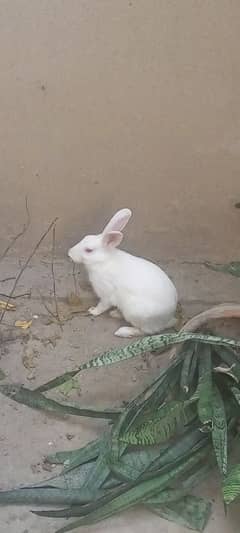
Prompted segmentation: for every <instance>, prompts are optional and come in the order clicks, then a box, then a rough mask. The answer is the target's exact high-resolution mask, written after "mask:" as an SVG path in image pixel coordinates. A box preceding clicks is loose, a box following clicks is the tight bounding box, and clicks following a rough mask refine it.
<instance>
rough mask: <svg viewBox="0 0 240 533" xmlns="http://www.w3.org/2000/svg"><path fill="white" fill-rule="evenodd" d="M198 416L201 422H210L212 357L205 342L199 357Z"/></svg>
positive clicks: (209, 348)
mask: <svg viewBox="0 0 240 533" xmlns="http://www.w3.org/2000/svg"><path fill="white" fill-rule="evenodd" d="M198 394H199V400H198V406H197V408H198V416H199V419H200V421H201V422H202V424H204V425H205V424H209V423H211V424H212V416H213V412H212V397H213V387H212V358H211V347H210V346H209V345H208V344H205V345H204V346H203V347H202V350H201V356H200V358H199V380H198Z"/></svg>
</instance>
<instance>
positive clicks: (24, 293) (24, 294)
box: [0, 278, 32, 300]
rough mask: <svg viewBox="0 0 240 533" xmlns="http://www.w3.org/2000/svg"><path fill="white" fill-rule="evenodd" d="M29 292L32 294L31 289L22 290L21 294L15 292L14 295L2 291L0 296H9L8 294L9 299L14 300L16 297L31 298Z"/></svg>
mask: <svg viewBox="0 0 240 533" xmlns="http://www.w3.org/2000/svg"><path fill="white" fill-rule="evenodd" d="M13 279H15V278H13ZM31 294H32V293H31V291H28V292H23V293H22V294H16V296H10V295H9V294H4V292H0V296H1V297H2V298H9V296H10V299H11V300H16V298H31Z"/></svg>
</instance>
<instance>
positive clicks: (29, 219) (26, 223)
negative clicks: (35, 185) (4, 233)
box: [0, 196, 31, 281]
mask: <svg viewBox="0 0 240 533" xmlns="http://www.w3.org/2000/svg"><path fill="white" fill-rule="evenodd" d="M25 209H26V214H27V218H26V222H25V224H24V226H23V228H22V230H21V231H20V232H19V233H18V234H17V235H15V237H13V239H12V240H11V242H10V244H9V245H8V246H7V248H6V249H5V250H4V252H3V253H2V255H1V256H0V261H2V260H3V259H4V258H5V257H6V255H7V254H8V252H9V250H11V248H12V247H13V246H14V244H15V243H16V242H17V240H18V239H20V237H22V236H23V235H24V233H26V231H27V229H28V228H29V226H30V222H31V218H30V213H29V209H28V197H27V196H25ZM9 279H12V278H6V279H5V280H1V281H7V280H9ZM13 279H14V278H13Z"/></svg>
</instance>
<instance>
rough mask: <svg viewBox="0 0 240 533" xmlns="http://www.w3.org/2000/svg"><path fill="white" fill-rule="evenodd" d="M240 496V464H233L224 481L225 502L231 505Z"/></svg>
mask: <svg viewBox="0 0 240 533" xmlns="http://www.w3.org/2000/svg"><path fill="white" fill-rule="evenodd" d="M239 496H240V464H237V465H235V466H233V467H232V468H231V470H230V472H229V473H228V475H227V476H226V477H225V479H224V481H223V498H224V502H225V503H226V504H227V505H229V504H230V503H232V502H233V501H234V500H235V499H236V498H238V497H239Z"/></svg>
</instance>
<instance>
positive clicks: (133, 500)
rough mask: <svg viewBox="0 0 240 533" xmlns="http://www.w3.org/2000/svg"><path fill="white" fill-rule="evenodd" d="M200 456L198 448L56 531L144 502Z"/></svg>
mask: <svg viewBox="0 0 240 533" xmlns="http://www.w3.org/2000/svg"><path fill="white" fill-rule="evenodd" d="M204 452H205V450H204ZM204 454H205V453H204ZM202 458H203V451H202V450H200V451H199V452H197V453H195V454H193V455H192V456H190V457H189V458H188V459H187V460H186V461H183V462H182V463H181V464H180V465H178V466H176V467H173V468H172V469H171V470H170V471H168V472H167V473H166V474H163V475H161V476H157V477H155V478H153V479H150V480H147V481H143V482H140V483H139V484H138V485H136V486H134V487H132V488H129V489H127V490H126V491H125V492H124V493H122V494H120V495H119V496H116V497H114V498H113V499H112V500H111V501H110V502H108V503H106V504H105V505H104V504H103V505H101V506H100V507H98V508H97V509H96V510H95V511H93V512H92V513H89V514H88V515H87V516H85V517H83V518H80V520H77V521H76V522H73V523H70V524H67V525H66V526H64V527H63V528H61V529H59V530H58V531H57V533H67V532H68V531H72V530H73V529H76V528H77V527H81V526H85V525H90V524H94V523H96V522H99V521H100V520H105V519H106V518H108V517H110V516H112V515H114V514H115V513H118V512H120V511H123V510H126V509H129V508H131V507H133V506H134V505H136V504H138V503H144V502H145V501H146V500H147V499H149V498H151V497H152V496H154V495H156V494H157V493H159V492H160V491H161V489H165V488H166V487H167V486H168V485H169V483H171V481H172V480H173V479H176V478H178V477H179V476H180V475H182V474H183V473H184V472H186V471H188V470H189V469H191V468H192V467H193V466H194V465H196V464H197V463H199V461H201V460H202Z"/></svg>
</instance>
